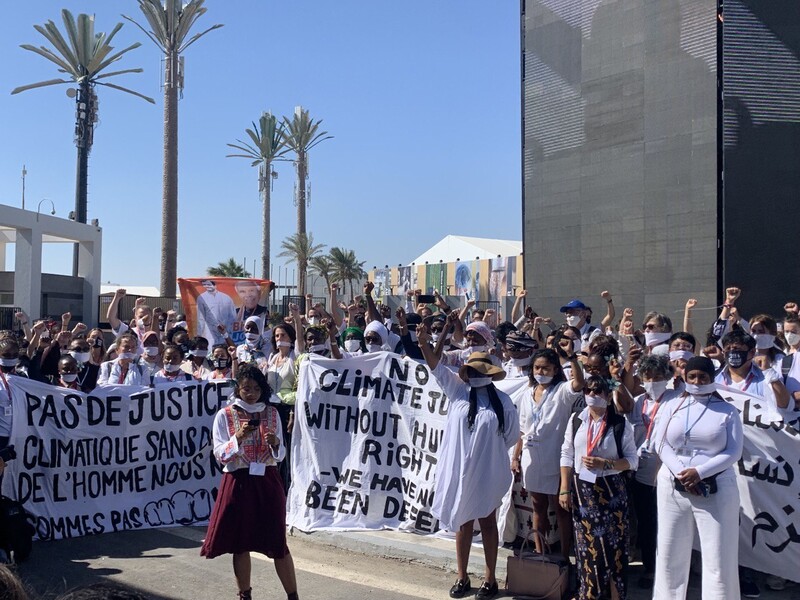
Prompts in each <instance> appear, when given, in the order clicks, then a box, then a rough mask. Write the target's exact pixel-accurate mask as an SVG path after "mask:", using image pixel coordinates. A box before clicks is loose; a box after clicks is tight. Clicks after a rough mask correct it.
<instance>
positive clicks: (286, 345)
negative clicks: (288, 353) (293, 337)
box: [277, 342, 292, 348]
mask: <svg viewBox="0 0 800 600" xmlns="http://www.w3.org/2000/svg"><path fill="white" fill-rule="evenodd" d="M277 345H278V348H291V347H292V342H278V344H277Z"/></svg>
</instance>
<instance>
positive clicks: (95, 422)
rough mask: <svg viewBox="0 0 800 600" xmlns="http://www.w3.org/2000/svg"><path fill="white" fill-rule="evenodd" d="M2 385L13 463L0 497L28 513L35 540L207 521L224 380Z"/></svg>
mask: <svg viewBox="0 0 800 600" xmlns="http://www.w3.org/2000/svg"><path fill="white" fill-rule="evenodd" d="M8 381H9V384H10V386H11V393H12V396H13V413H14V420H13V431H12V434H11V440H10V443H11V444H14V446H15V449H16V452H17V458H16V459H15V460H12V461H10V462H9V463H8V465H7V468H6V471H5V479H4V481H3V493H4V494H5V495H6V496H10V497H12V498H15V499H17V500H19V501H21V502H22V503H24V505H25V508H26V509H27V510H28V511H30V512H31V513H32V514H33V515H34V516H35V517H36V531H37V535H38V537H39V539H42V540H53V539H61V538H72V537H78V536H83V535H92V534H99V533H107V532H115V531H124V530H130V529H146V528H150V527H164V526H172V525H202V524H205V523H207V522H208V518H209V516H210V515H211V507H212V506H213V497H214V496H215V495H216V490H215V488H216V486H217V484H218V482H219V479H220V477H221V468H220V467H219V465H218V464H217V462H216V460H215V459H214V458H213V455H212V453H211V428H212V423H213V421H214V415H215V414H216V413H217V411H218V410H219V409H220V408H221V407H222V406H223V405H224V404H225V403H226V401H227V398H228V396H229V395H230V393H231V391H232V383H230V382H214V383H211V382H208V383H206V382H201V383H195V382H182V383H176V384H169V385H164V386H158V387H156V389H151V388H147V387H138V386H118V387H117V386H115V387H106V388H98V389H96V390H95V391H94V392H92V393H91V394H84V393H82V392H76V391H73V390H69V389H66V388H60V387H54V386H52V385H47V384H44V383H39V382H36V381H31V380H28V379H24V378H19V377H9V378H8Z"/></svg>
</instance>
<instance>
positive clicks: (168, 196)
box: [122, 0, 222, 298]
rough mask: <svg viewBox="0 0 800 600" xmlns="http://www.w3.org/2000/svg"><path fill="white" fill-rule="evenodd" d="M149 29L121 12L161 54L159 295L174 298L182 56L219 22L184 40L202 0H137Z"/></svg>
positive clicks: (176, 261) (200, 7)
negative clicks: (162, 89)
mask: <svg viewBox="0 0 800 600" xmlns="http://www.w3.org/2000/svg"><path fill="white" fill-rule="evenodd" d="M137 1H138V2H139V8H140V9H141V11H142V13H144V16H145V19H147V23H148V24H149V25H150V31H147V30H146V29H145V28H144V27H142V26H141V25H139V23H137V22H136V21H134V20H133V19H132V18H130V17H128V16H126V15H122V16H123V18H125V19H127V20H128V21H130V22H131V23H133V24H134V25H136V26H137V27H138V28H139V29H141V30H142V31H143V32H144V33H145V35H146V36H147V37H148V38H150V40H151V41H152V42H153V43H154V44H155V45H156V46H158V48H159V49H160V50H161V52H163V53H164V175H163V178H162V186H163V194H162V196H163V197H162V209H161V282H160V287H161V295H162V296H165V297H168V298H174V297H175V279H176V277H177V265H178V91H179V90H180V91H181V93H182V92H183V57H182V56H181V53H182V52H183V51H184V50H186V49H187V48H188V47H189V46H191V45H192V44H193V43H195V42H196V41H197V40H199V39H200V38H201V37H203V36H204V35H205V34H207V33H208V32H209V31H213V30H214V29H218V28H220V27H222V25H220V24H217V25H214V26H212V27H209V28H208V29H206V30H205V31H202V32H200V33H196V34H195V35H193V36H192V37H191V38H189V39H188V40H187V37H188V35H189V31H190V30H191V29H192V26H193V25H194V24H195V22H196V21H197V20H198V19H199V18H200V17H201V16H203V14H205V12H206V10H208V9H206V8H204V7H203V2H204V0H189V2H187V3H186V4H184V5H181V0H164V4H162V0H137Z"/></svg>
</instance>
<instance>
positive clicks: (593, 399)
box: [586, 394, 608, 408]
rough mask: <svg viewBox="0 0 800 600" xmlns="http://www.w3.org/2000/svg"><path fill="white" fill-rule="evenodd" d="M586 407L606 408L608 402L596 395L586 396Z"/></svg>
mask: <svg viewBox="0 0 800 600" xmlns="http://www.w3.org/2000/svg"><path fill="white" fill-rule="evenodd" d="M586 406H591V407H593V408H605V407H606V406H608V400H606V399H605V398H603V397H602V396H596V395H595V394H586Z"/></svg>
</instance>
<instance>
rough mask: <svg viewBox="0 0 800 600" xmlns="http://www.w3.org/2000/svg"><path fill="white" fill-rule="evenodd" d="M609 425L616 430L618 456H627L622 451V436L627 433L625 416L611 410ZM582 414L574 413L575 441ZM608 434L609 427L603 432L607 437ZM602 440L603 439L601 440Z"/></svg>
mask: <svg viewBox="0 0 800 600" xmlns="http://www.w3.org/2000/svg"><path fill="white" fill-rule="evenodd" d="M607 414H608V425H609V426H610V427H611V430H612V431H613V432H614V442H615V443H616V445H617V458H622V457H623V456H625V455H624V454H623V453H622V436H623V435H624V434H625V417H623V416H620V415H618V414H617V413H616V412H613V411H609V412H608V413H607ZM581 422H582V419H581V415H580V413H574V414H573V415H572V440H573V442H574V441H575V434H577V433H578V428H579V427H580V426H581ZM607 434H608V428H607V429H606V432H605V433H604V434H603V438H604V439H605V437H606V435H607ZM600 441H601V442H602V440H600Z"/></svg>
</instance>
